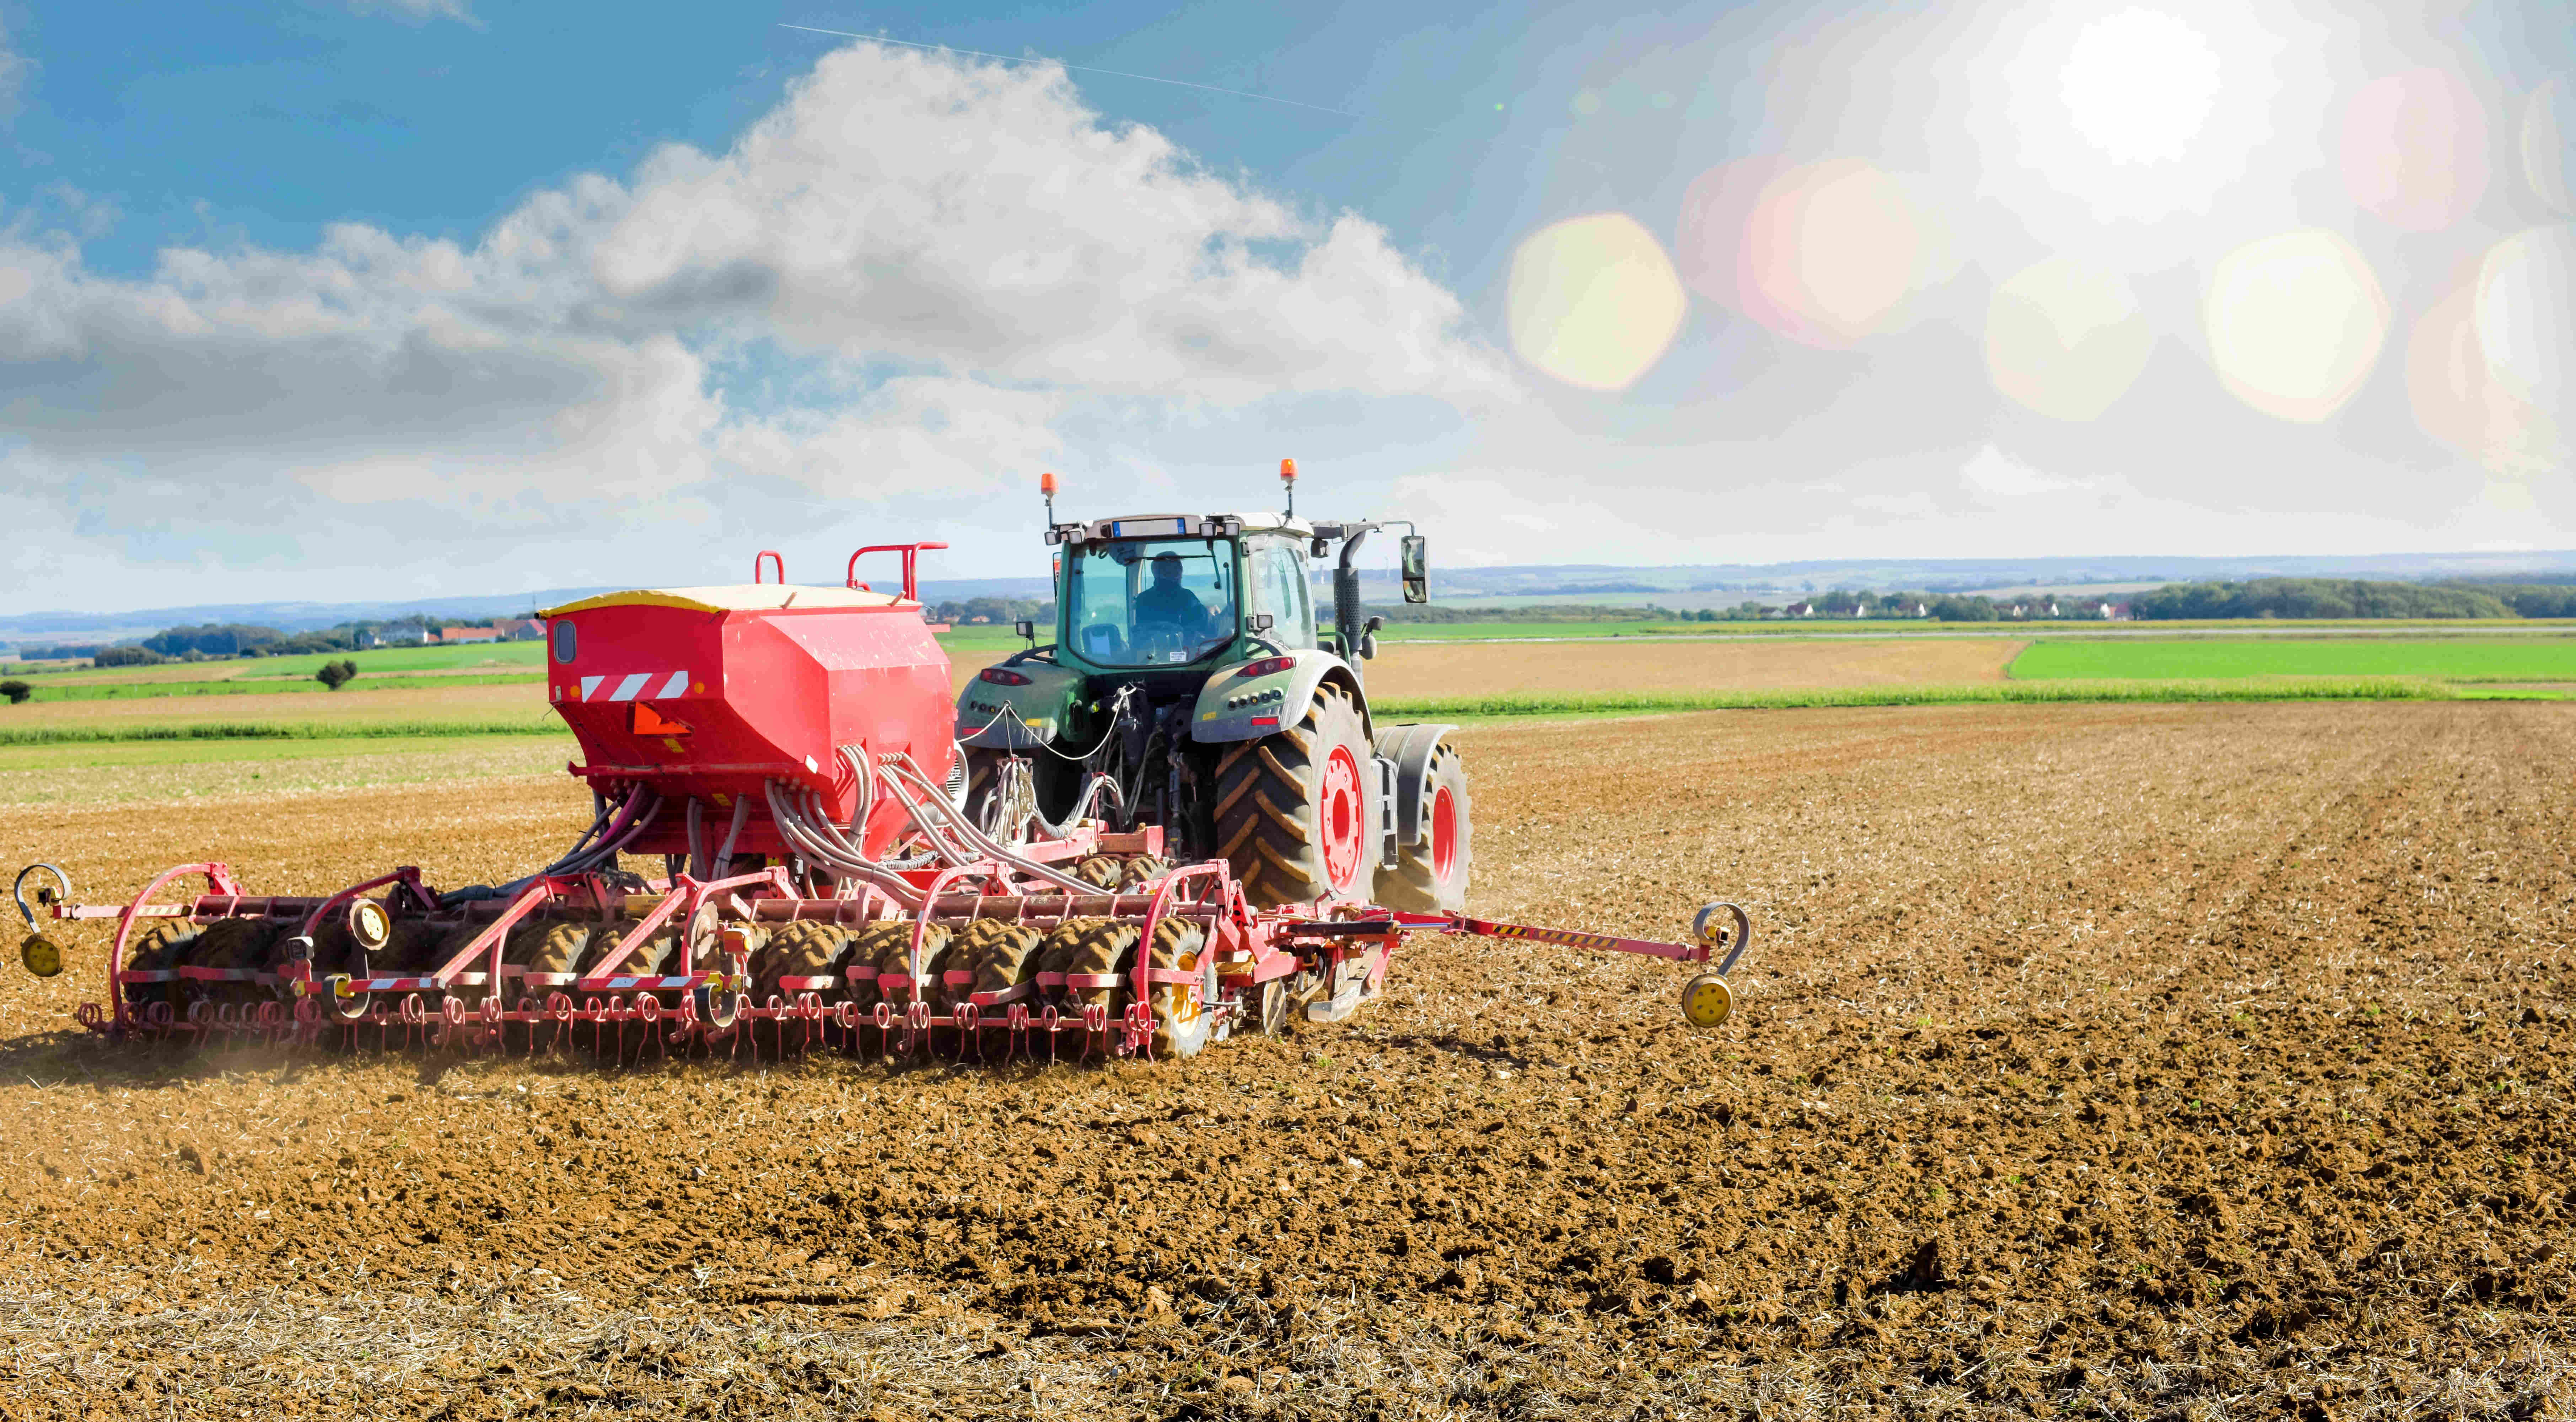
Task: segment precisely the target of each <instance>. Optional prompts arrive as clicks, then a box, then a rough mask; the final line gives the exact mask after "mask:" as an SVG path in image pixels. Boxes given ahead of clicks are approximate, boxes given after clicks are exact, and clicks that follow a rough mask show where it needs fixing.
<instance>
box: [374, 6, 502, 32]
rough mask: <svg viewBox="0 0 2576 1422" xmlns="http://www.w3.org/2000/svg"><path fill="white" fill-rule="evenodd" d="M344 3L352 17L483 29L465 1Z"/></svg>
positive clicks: (480, 22) (481, 23)
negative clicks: (452, 22)
mask: <svg viewBox="0 0 2576 1422" xmlns="http://www.w3.org/2000/svg"><path fill="white" fill-rule="evenodd" d="M345 3H346V4H347V5H348V7H349V13H351V14H353V15H362V16H363V15H391V16H393V17H394V18H395V19H397V20H405V21H408V22H410V23H412V24H415V25H418V24H426V23H428V22H429V21H431V20H457V21H460V22H462V23H464V24H468V25H471V26H473V27H474V28H476V29H478V30H479V29H481V28H483V22H482V21H480V20H478V19H476V18H475V17H474V11H473V8H472V7H471V6H469V5H467V4H466V3H465V0H345Z"/></svg>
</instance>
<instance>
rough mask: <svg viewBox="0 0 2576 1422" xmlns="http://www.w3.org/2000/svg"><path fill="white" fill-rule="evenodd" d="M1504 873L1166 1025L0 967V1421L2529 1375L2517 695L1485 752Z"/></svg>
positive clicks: (2575, 1391) (699, 1411) (2551, 1055)
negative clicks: (940, 1025)
mask: <svg viewBox="0 0 2576 1422" xmlns="http://www.w3.org/2000/svg"><path fill="white" fill-rule="evenodd" d="M1464 735H1465V745H1466V749H1467V753H1468V755H1469V757H1470V758H1471V761H1472V763H1473V765H1474V767H1475V772H1474V773H1475V775H1476V776H1477V798H1476V811H1477V822H1478V825H1479V839H1478V843H1477V863H1476V872H1477V884H1478V888H1477V891H1476V894H1475V905H1476V907H1477V908H1478V910H1479V911H1481V912H1486V913H1490V914H1492V915H1495V916H1498V917H1504V918H1518V919H1522V920H1524V921H1539V922H1557V923H1566V924H1571V925H1576V926H1582V927H1590V928H1597V929H1602V930H1608V931H1619V932H1629V933H1639V934H1671V933H1674V932H1677V931H1678V930H1679V929H1680V928H1681V926H1682V922H1683V920H1684V919H1685V918H1686V916H1687V914H1688V913H1689V911H1690V910H1691V909H1692V908H1693V907H1694V906H1695V905H1696V904H1697V903H1698V902H1700V901H1701V900H1702V899H1704V898H1708V897H1713V896H1717V895H1721V894H1723V895H1730V896H1735V897H1739V898H1741V899H1743V900H1744V901H1745V902H1747V903H1748V904H1749V905H1750V906H1751V907H1752V908H1753V909H1754V911H1755V913H1756V915H1757V917H1758V919H1759V922H1760V924H1761V935H1760V937H1759V938H1758V940H1757V943H1756V946H1755V949H1754V952H1753V954H1752V955H1751V956H1750V957H1749V958H1748V959H1747V961H1746V964H1745V968H1744V971H1743V972H1742V973H1741V974H1740V986H1741V987H1742V989H1743V991H1744V994H1745V996H1744V1001H1743V1004H1742V1007H1741V1009H1740V1012H1739V1015H1738V1017H1737V1018H1736V1020H1735V1021H1734V1022H1733V1023H1731V1024H1730V1025H1729V1026H1728V1027H1727V1028H1726V1029H1725V1030H1724V1031H1722V1032H1721V1033H1718V1034H1716V1035H1712V1036H1695V1035H1692V1034H1690V1033H1689V1032H1687V1031H1686V1030H1684V1029H1683V1028H1682V1026H1681V1025H1680V1023H1679V1021H1678V1018H1677V1017H1676V1015H1675V1014H1674V1012H1673V1010H1672V994H1673V990H1674V988H1675V986H1676V980H1677V975H1676V974H1675V973H1673V972H1671V971H1670V970H1668V969H1666V968H1663V967H1661V966H1659V965H1653V964H1649V963H1647V962H1645V961H1642V960H1629V959H1612V958H1608V957H1604V956H1595V955H1588V954H1583V953H1577V952H1570V951H1561V950H1538V951H1532V950H1530V949H1527V948H1522V947H1515V946H1509V945H1506V944H1502V943H1496V942H1478V941H1467V942H1464V943H1453V942H1447V941H1442V940H1437V939H1431V938H1423V937H1417V938H1416V939H1414V940H1413V941H1412V942H1411V944H1410V945H1409V947H1408V952H1407V954H1406V956H1405V958H1404V959H1403V960H1402V961H1401V963H1400V965H1399V968H1398V971H1397V974H1396V976H1395V978H1394V980H1393V983H1392V986H1391V989H1390V992H1389V995H1388V997H1387V999H1386V1000H1385V1001H1383V1002H1380V1003H1378V1004H1376V1005H1374V1006H1372V1007H1370V1008H1369V1009H1367V1010H1365V1011H1364V1012H1363V1013H1362V1014H1361V1016H1360V1017H1359V1018H1358V1019H1356V1021H1355V1022H1353V1023H1351V1024H1348V1025H1345V1026H1340V1027H1331V1028H1321V1027H1314V1028H1304V1029H1301V1030H1300V1031H1298V1032H1297V1033H1296V1034H1295V1035H1294V1036H1292V1037H1291V1038H1289V1039H1287V1040H1285V1041H1281V1042H1269V1041H1260V1040H1241V1041H1235V1042H1231V1043H1225V1044H1220V1045H1218V1046H1216V1047H1214V1048H1211V1050H1210V1052H1209V1053H1208V1054H1207V1055H1206V1056H1203V1057H1201V1058H1198V1059H1197V1060H1195V1061H1192V1062H1190V1063H1187V1064H1182V1065H1163V1066H1147V1065H1142V1064H1139V1065H1132V1066H1120V1067H1113V1068H1108V1069H1100V1068H1072V1067H1051V1068H1042V1069H1041V1068H1027V1067H1020V1068H1009V1069H1002V1068H992V1067H983V1068H975V1067H953V1066H945V1065H919V1066H889V1065H885V1064H881V1063H876V1062H864V1061H852V1060H846V1059H839V1058H809V1059H807V1060H805V1061H802V1062H798V1063H792V1064H789V1065H787V1066H784V1067H775V1066H771V1067H754V1066H752V1065H749V1064H740V1065H737V1064H733V1063H729V1062H727V1063H694V1064H690V1063H679V1064H670V1065H658V1064H657V1065H652V1066H648V1067H646V1068H644V1069H641V1070H632V1071H626V1072H612V1071H606V1070H602V1069H598V1068H597V1067H595V1066H593V1065H592V1064H589V1063H587V1062H584V1061H582V1060H580V1059H577V1058H574V1059H552V1060H549V1059H540V1060H538V1061H536V1062H534V1063H528V1062H521V1061H500V1060H491V1059H474V1058H458V1059H441V1060H436V1061H428V1062H422V1061H417V1060H409V1059H390V1060H389V1059H380V1058H377V1057H375V1056H372V1055H361V1056H358V1057H355V1058H327V1057H326V1058H295V1059H287V1058H283V1057H276V1056H268V1055H261V1054H247V1053H245V1054H237V1055H207V1056H180V1055H175V1054H168V1053H155V1052H141V1053H135V1052H113V1051H109V1050H106V1049H104V1048H103V1047H100V1046H96V1045H92V1044H90V1043H88V1042H86V1041H82V1040H79V1039H78V1038H77V1037H76V1036H75V1035H74V1034H73V1033H71V1032H69V1031H67V1030H66V1026H67V1024H66V1020H65V1013H66V1012H67V1011H68V1009H69V1008H70V1006H71V1005H72V1004H73V1003H75V1002H76V1001H78V1000H80V999H81V998H82V997H84V996H87V995H90V994H93V993H94V992H95V990H96V984H95V981H94V974H95V971H96V969H97V966H98V953H99V948H98V945H97V942H96V939H95V936H94V935H93V936H92V937H90V938H88V939H84V940H83V941H82V942H81V943H80V944H79V945H78V947H77V950H76V952H75V955H74V957H75V961H74V968H73V972H72V973H70V974H67V975H66V976H65V977H63V978H59V979H54V980H51V981H49V982H41V983H39V982H34V981H32V980H30V979H28V978H26V977H25V976H24V975H22V974H18V973H17V972H16V971H15V969H10V970H9V976H8V977H7V979H6V980H5V981H6V984H7V987H6V992H5V995H0V1065H5V1067H6V1070H5V1072H0V1079H5V1080H6V1082H7V1083H8V1084H7V1085H6V1086H5V1087H0V1189H5V1195H6V1198H7V1200H8V1201H9V1204H8V1206H7V1207H6V1219H7V1226H6V1228H0V1270H5V1277H6V1280H7V1282H6V1283H5V1284H0V1415H4V1416H10V1417H13V1418H14V1417H45V1418H52V1417H126V1416H131V1417H137V1418H142V1417H154V1418H159V1417H213V1416H225V1417H230V1416H236V1415H244V1414H248V1415H254V1416H275V1415H311V1416H324V1417H379V1416H381V1417H401V1418H410V1417H441V1418H460V1419H473V1418H501V1417H509V1416H518V1415H526V1414H531V1413H548V1414H574V1413H594V1412H597V1413H605V1412H611V1411H616V1412H642V1411H650V1412H653V1413H669V1414H672V1415H722V1416H756V1417H764V1418H765V1417H827V1416H829V1417H843V1416H858V1417H872V1418H906V1419H908V1418H929V1417H940V1418H986V1417H990V1418H1004V1417H1009V1418H1029V1417H1046V1418H1056V1417H1066V1418H1090V1417H1154V1418H1163V1417H1189V1416H1207V1417H1216V1416H1244V1417H1276V1418H1342V1417H1383V1418H1412V1417H1423V1418H1432V1417H1444V1418H1446V1417H1462V1418H1485V1417H1496V1418H1500V1417H1511V1418H1598V1417H1620V1418H1627V1417H1636V1418H1663V1417H1714V1416H1727V1417H1753V1416H1760V1417H1766V1418H1777V1417H1798V1418H1805V1417H1818V1418H1821V1417H1826V1416H1840V1415H1845V1414H1850V1413H1866V1414H1873V1415H1875V1414H1892V1413H1907V1414H1922V1415H1935V1414H1956V1415H1983V1414H1995V1413H2003V1414H2015V1415H2080V1416H2093V1415H2100V1416H2115V1417H2149V1416H2154V1417H2168V1416H2170V1417H2202V1416H2210V1417H2216V1416H2269V1415H2280V1416H2297V1417H2334V1418H2345V1419H2351V1418H2372V1417H2388V1418H2399V1417H2417V1416H2444V1417H2450V1416H2479V1417H2517V1418H2519V1417H2534V1416H2564V1415H2567V1414H2568V1413H2569V1411H2570V1410H2571V1409H2576V1362H2571V1358H2570V1353H2569V1348H2570V1345H2571V1340H2570V1339H2569V1337H2568V1325H2567V1324H2566V1322H2565V1317H2566V1310H2567V1306H2568V1299H2569V1290H2570V1287H2571V1274H2570V1260H2571V1259H2576V1237H2571V1236H2572V1235H2576V1216H2571V1213H2570V1210H2571V1201H2570V1200H2569V1199H2568V1194H2567V1192H2568V1189H2569V1185H2568V1182H2569V1180H2570V1178H2571V1176H2576V1162H2572V1161H2571V1159H2570V1153H2569V1146H2570V1133H2571V1126H2570V1119H2569V1114H2568V1113H2569V1105H2570V1102H2569V1093H2570V1090H2571V1087H2576V1019H2571V1013H2570V1006H2571V1004H2570V991H2571V988H2576V949H2571V947H2570V943H2569V932H2570V923H2569V912H2570V905H2571V903H2576V897H2571V889H2576V882H2571V873H2570V870H2569V869H2568V867H2567V864H2566V861H2565V857H2564V854H2563V828H2564V824H2565V807H2564V787H2565V785H2566V784H2567V782H2568V778H2569V777H2570V775H2576V725H2571V723H2570V722H2569V720H2568V718H2567V717H2566V715H2565V713H2564V712H2563V711H2562V710H2560V709H2559V708H2556V707H2553V706H2547V705H2534V704H2515V703H2460V702H2454V703H2390V704H2366V705H2316V704H2280V705H2251V706H2201V707H2193V706H2004V707H1934V708H1902V709H1881V710H1818V711H1802V712H1796V713H1786V714H1762V715H1742V714H1732V715H1728V714H1719V715H1695V716H1672V717H1660V718H1649V719H1631V720H1623V721H1589V722H1574V723H1555V724H1512V723H1500V722H1498V723H1490V724H1485V725H1481V726H1478V727H1475V728H1471V729H1470V730H1469V731H1467V732H1465V733H1464ZM584 818H585V816H584V807H583V804H582V803H581V801H580V797H579V795H578V792H577V790H576V789H575V787H574V786H573V785H572V784H571V783H570V782H569V781H568V780H567V779H565V778H564V777H562V776H560V775H531V776H516V777H510V776H502V777H499V778H488V779H481V780H474V781H451V782H449V783H446V784H443V785H424V786H421V787H418V788H415V789H412V790H408V791H405V792H403V793H399V794H384V793H330V792H320V793H316V792H304V793H296V794H288V795H273V794H231V795H227V796H224V797H221V798H217V799H213V800H209V801H207V802H205V803H198V804H166V803H165V804H160V805H155V806H151V807H148V808H142V809H138V808H136V807H130V806H127V807H118V806H95V805H88V804H52V805H38V806H28V807H23V808H22V809H20V810H19V811H17V812H15V813H13V814H11V815H10V816H9V817H8V818H7V819H6V820H5V821H0V826H5V827H0V862H8V863H16V862H22V861H24V860H26V859H29V858H32V857H35V856H37V855H39V854H43V855H47V856H54V857H60V858H62V859H63V860H65V862H67V863H69V864H71V865H73V866H74V868H75V872H76V873H77V874H79V875H80V876H81V877H82V879H83V881H84V885H85V887H90V888H93V889H97V890H109V889H113V888H117V887H127V886H131V885H132V884H134V883H136V882H137V881H138V880H139V879H140V877H141V876H142V875H144V874H145V873H147V872H148V871H149V870H150V869H151V868H153V867H157V866H158V865H160V864H162V863H164V862H168V861H172V860H177V859H181V858H187V857H193V856H196V855H199V854H202V853H204V852H206V851H207V850H208V849H209V848H210V847H212V846H215V845H218V844H220V845H221V846H223V848H224V850H225V853H226V857H228V858H230V859H231V860H232V861H233V862H234V863H235V864H237V865H239V866H241V868H242V869H243V870H244V872H245V873H246V874H248V875H249V876H251V878H252V879H253V880H254V882H255V883H256V884H257V885H258V886H259V887H261V888H275V889H279V890H286V891H310V890H316V889H322V888H325V887H329V886H335V885H337V884H339V883H342V882H345V881H346V880H347V879H349V878H350V877H352V876H353V875H354V874H355V873H357V872H360V871H362V870H365V869H367V868H370V867H373V866H375V865H379V864H382V863H387V862H392V861H395V860H397V859H399V860H401V861H403V862H422V863H425V864H426V865H428V866H429V867H430V868H431V870H432V873H433V876H434V877H435V878H437V879H438V880H439V881H441V882H445V883H462V882H471V881H475V880H490V879H494V878H497V877H500V876H501V875H503V874H505V873H507V872H508V871H510V870H511V869H512V868H513V867H516V866H521V865H525V864H527V863H529V862H532V861H534V860H536V859H538V858H540V857H542V856H544V855H545V854H547V853H549V852H550V851H551V850H552V849H553V848H555V847H556V846H558V845H560V844H561V843H562V842H563V841H564V840H566V839H567V838H569V836H570V834H571V833H572V831H573V830H574V829H575V828H576V827H577V822H578V821H581V820H582V819H584Z"/></svg>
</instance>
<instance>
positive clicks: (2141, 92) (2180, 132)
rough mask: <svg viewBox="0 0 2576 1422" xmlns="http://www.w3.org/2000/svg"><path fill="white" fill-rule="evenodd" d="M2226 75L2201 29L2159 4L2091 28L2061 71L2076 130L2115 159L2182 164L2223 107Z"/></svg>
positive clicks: (2061, 88)
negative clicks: (2220, 100) (2221, 91)
mask: <svg viewBox="0 0 2576 1422" xmlns="http://www.w3.org/2000/svg"><path fill="white" fill-rule="evenodd" d="M2223 78H2224V75H2223V73H2222V69H2221V66H2220V64H2219V59H2218V54H2217V52H2216V51H2215V50H2213V49H2211V48H2210V46H2209V40H2208V38H2207V37H2206V36H2204V35H2202V34H2201V33H2200V31H2198V30H2195V29H2193V28H2192V27H2191V26H2190V25H2188V24H2186V23H2184V22H2183V21H2181V20H2179V19H2177V18H2175V17H2174V16H2172V15H2167V14H2163V13H2161V12H2158V11H2154V10H2141V9H2128V10H2122V11H2121V12H2119V13H2118V14H2116V15H2106V16H2104V17H2103V18H2101V19H2098V20H2095V21H2092V22H2091V23H2089V24H2087V25H2085V26H2084V28H2083V30H2082V31H2080V32H2079V33H2078V34H2077V35H2076V36H2075V43H2074V46H2073V48H2072V50H2071V52H2070V53H2068V55H2067V56H2066V64H2065V67H2064V69H2063V70H2061V71H2060V73H2059V77H2058V86H2057V92H2058V98H2059V101H2060V102H2062V103H2064V104H2065V106H2066V115H2067V118H2068V119H2069V120H2071V121H2072V122H2073V124H2074V126H2075V132H2076V133H2077V134H2079V135H2081V136H2082V137H2083V139H2084V141H2085V142H2087V143H2090V144H2092V145H2093V146H2094V147H2095V148H2098V149H2100V150H2101V151H2102V152H2103V154H2104V155H2105V156H2107V157H2109V158H2110V159H2111V160H2112V161H2113V162H2115V163H2174V162H2179V161H2182V160H2183V159H2184V158H2186V157H2188V156H2189V155H2190V152H2191V145H2192V141H2193V140H2194V139H2197V138H2198V137H2200V135H2201V133H2202V131H2203V130H2204V129H2206V128H2207V127H2208V126H2209V117H2210V114H2211V113H2212V112H2213V111H2215V110H2216V108H2217V107H2218V88H2219V85H2220V83H2221V82H2222V80H2223Z"/></svg>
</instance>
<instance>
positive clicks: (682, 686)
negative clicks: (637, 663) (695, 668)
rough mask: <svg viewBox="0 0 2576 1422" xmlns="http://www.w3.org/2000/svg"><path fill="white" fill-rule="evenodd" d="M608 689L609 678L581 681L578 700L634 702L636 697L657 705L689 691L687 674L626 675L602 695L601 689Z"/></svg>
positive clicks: (641, 673)
mask: <svg viewBox="0 0 2576 1422" xmlns="http://www.w3.org/2000/svg"><path fill="white" fill-rule="evenodd" d="M607 685H608V678H606V677H604V676H586V677H583V678H582V679H581V699H582V700H584V701H633V700H635V699H636V698H637V697H650V698H652V699H654V700H656V701H663V700H668V699H670V698H671V697H674V696H678V695H680V694H681V693H683V692H685V691H687V690H688V689H689V674H688V673H687V672H686V671H675V672H658V671H640V672H628V673H627V674H626V675H624V676H622V677H619V678H618V679H617V685H616V686H614V687H612V688H610V689H609V690H608V692H607V693H606V694H604V695H603V694H602V693H601V691H600V688H601V687H603V686H607Z"/></svg>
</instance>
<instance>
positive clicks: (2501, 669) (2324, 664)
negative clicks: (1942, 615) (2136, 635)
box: [2005, 636, 2576, 682]
mask: <svg viewBox="0 0 2576 1422" xmlns="http://www.w3.org/2000/svg"><path fill="white" fill-rule="evenodd" d="M2005 675H2007V676H2009V677H2010V678H2012V679H2013V680H2015V681H2103V680H2120V679H2129V678H2151V679H2159V680H2164V679H2189V680H2208V681H2225V680H2238V679H2243V678H2250V677H2319V676H2326V677H2338V676H2341V677H2349V676H2379V677H2428V678H2435V679H2439V680H2444V681H2472V682H2477V681H2483V682H2499V681H2576V637H2558V636H2523V637H2484V638H2479V637H2421V638H2418V637H2407V638H2394V637H2392V638H2379V637H2334V638H2295V637H2238V638H2199V639H2187V640H2175V641H2164V640H2150V639H2137V640H2114V639H2104V640H2100V641H2083V640H2057V639H2044V640H2041V641H2036V642H2033V643H2031V644H2030V646H2029V647H2028V648H2027V649H2025V650H2024V651H2023V652H2022V654H2021V655H2020V656H2018V657H2015V658H2014V659H2013V663H2012V666H2011V667H2010V668H2009V669H2007V671H2006V672H2005Z"/></svg>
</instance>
